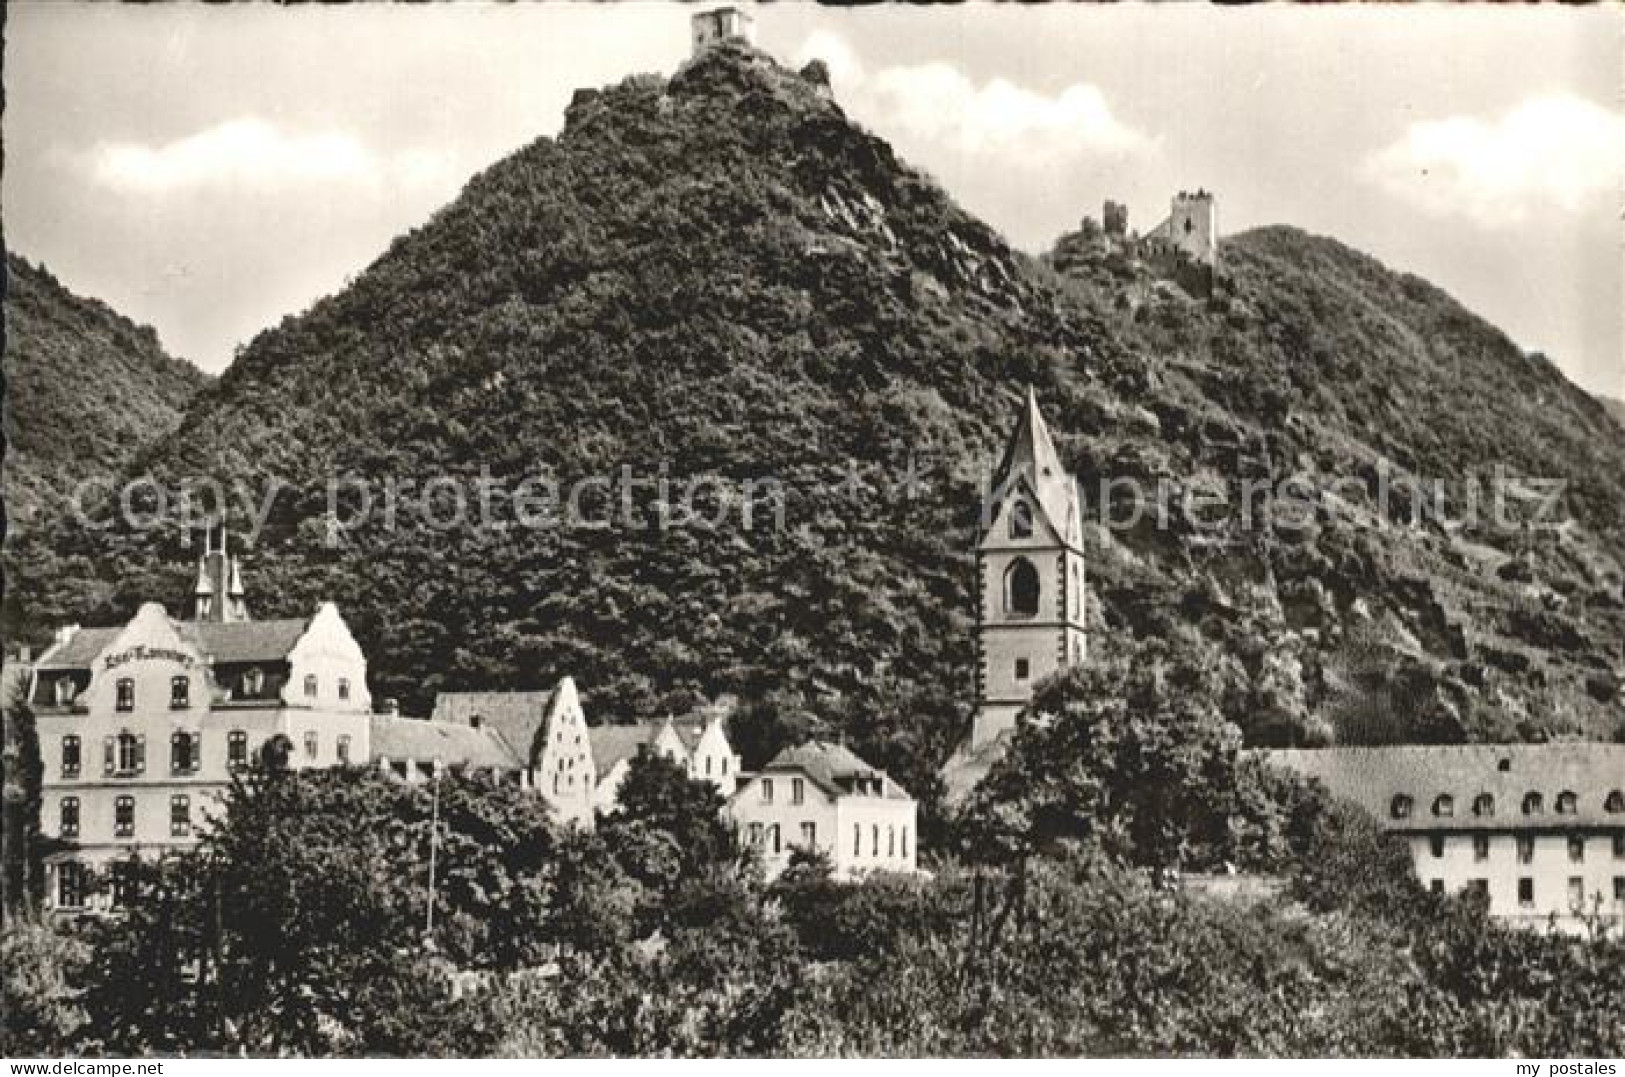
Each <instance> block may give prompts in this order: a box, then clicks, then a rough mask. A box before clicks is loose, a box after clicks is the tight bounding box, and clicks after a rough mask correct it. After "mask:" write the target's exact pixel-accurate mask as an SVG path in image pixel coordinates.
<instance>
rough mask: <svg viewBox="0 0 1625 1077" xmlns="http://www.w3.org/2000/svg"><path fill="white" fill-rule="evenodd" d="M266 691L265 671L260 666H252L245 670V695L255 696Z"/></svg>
mask: <svg viewBox="0 0 1625 1077" xmlns="http://www.w3.org/2000/svg"><path fill="white" fill-rule="evenodd" d="M263 691H265V671H264V670H262V669H260V667H258V666H250V667H249V668H248V669H246V670H244V671H243V695H245V696H248V697H249V698H253V697H254V696H257V695H259V694H260V693H261V692H263Z"/></svg>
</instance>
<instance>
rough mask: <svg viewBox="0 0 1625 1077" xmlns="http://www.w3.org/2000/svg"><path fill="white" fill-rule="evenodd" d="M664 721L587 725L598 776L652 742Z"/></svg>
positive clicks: (658, 733) (588, 738)
mask: <svg viewBox="0 0 1625 1077" xmlns="http://www.w3.org/2000/svg"><path fill="white" fill-rule="evenodd" d="M664 725H665V723H664V722H639V723H638V724H636V725H595V726H588V727H587V741H588V743H589V744H591V745H592V761H593V766H595V767H596V768H597V769H598V775H599V777H603V776H604V775H605V774H608V773H609V771H610V768H611V767H613V766H614V765H615V764H616V763H619V762H621V761H622V760H626V759H631V758H633V757H634V756H636V755H637V754H638V752H639V751H641V750H643V749H644V748H645V747H647V746H648V745H651V744H653V743H654V740H655V738H656V737H657V736H659V735H660V730H661V728H662V727H664Z"/></svg>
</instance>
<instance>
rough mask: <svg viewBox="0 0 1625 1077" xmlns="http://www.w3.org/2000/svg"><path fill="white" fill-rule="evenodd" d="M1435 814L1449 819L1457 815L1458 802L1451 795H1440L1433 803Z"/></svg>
mask: <svg viewBox="0 0 1625 1077" xmlns="http://www.w3.org/2000/svg"><path fill="white" fill-rule="evenodd" d="M1433 814H1434V815H1437V816H1438V817H1439V818H1441V819H1448V818H1450V817H1451V816H1452V815H1455V814H1456V801H1455V798H1454V797H1452V796H1451V795H1450V794H1449V793H1440V794H1439V795H1438V797H1436V798H1435V799H1434V801H1433Z"/></svg>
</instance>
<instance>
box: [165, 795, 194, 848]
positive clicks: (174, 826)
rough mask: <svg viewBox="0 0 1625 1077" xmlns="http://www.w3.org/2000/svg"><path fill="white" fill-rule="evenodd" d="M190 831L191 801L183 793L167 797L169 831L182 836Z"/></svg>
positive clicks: (179, 836) (178, 836)
mask: <svg viewBox="0 0 1625 1077" xmlns="http://www.w3.org/2000/svg"><path fill="white" fill-rule="evenodd" d="M191 832H192V801H191V799H190V798H189V797H187V795H186V794H185V793H176V794H175V795H174V796H172V797H170V798H169V833H170V836H171V837H176V838H184V837H186V836H187V835H188V834H190V833H191Z"/></svg>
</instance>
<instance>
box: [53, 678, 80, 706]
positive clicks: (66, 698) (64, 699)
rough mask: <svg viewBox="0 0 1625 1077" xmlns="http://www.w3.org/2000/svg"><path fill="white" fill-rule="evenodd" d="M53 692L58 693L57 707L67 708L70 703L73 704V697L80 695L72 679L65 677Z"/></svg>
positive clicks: (59, 681)
mask: <svg viewBox="0 0 1625 1077" xmlns="http://www.w3.org/2000/svg"><path fill="white" fill-rule="evenodd" d="M53 690H54V691H55V693H56V702H57V705H58V706H61V707H66V706H67V705H68V704H69V703H72V702H73V697H74V696H75V695H77V694H78V693H77V692H76V691H75V690H74V687H73V678H72V677H63V678H61V679H60V680H58V681H57V682H56V684H55V686H54V687H53Z"/></svg>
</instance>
